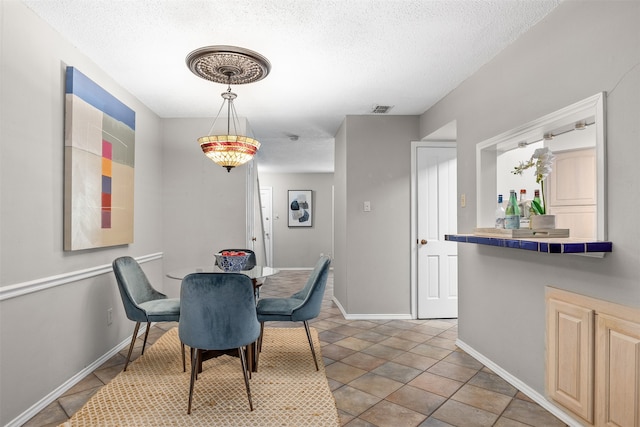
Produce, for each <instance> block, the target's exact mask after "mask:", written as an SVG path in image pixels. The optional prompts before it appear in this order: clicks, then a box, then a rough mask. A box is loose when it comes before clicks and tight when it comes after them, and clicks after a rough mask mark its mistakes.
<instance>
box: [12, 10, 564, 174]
mask: <svg viewBox="0 0 640 427" xmlns="http://www.w3.org/2000/svg"><path fill="white" fill-rule="evenodd" d="M561 1H562V0H440V1H435V0H322V1H321V0H23V2H24V3H25V4H26V5H27V6H28V7H30V8H31V9H33V10H34V11H35V13H36V14H38V15H39V16H40V17H42V18H43V19H44V20H45V21H47V22H48V23H49V24H50V25H51V26H52V27H53V28H55V29H56V30H57V31H58V32H60V33H61V34H62V35H64V36H65V37H66V38H67V39H68V40H69V41H70V42H71V43H72V44H73V45H75V46H76V47H77V48H78V49H79V50H80V51H81V52H83V53H84V54H86V55H87V56H88V57H89V58H91V59H92V60H93V61H94V62H96V63H97V64H98V65H99V66H100V67H101V68H102V69H103V70H104V71H105V72H106V73H108V74H109V75H110V76H112V77H113V79H115V80H116V81H117V82H118V83H119V84H121V85H122V86H123V87H124V88H125V89H127V90H128V91H129V92H131V93H132V94H133V95H134V96H136V97H137V98H138V99H139V100H140V101H141V102H143V103H144V104H145V105H147V106H148V107H149V108H150V109H152V110H153V111H154V112H156V113H157V114H158V115H159V116H161V117H211V118H212V122H213V117H214V116H215V115H216V113H217V112H218V108H219V107H220V104H221V102H222V99H221V98H220V93H222V92H223V91H224V90H226V87H225V86H224V85H221V84H217V83H211V82H208V81H206V80H203V79H201V78H199V77H196V76H195V75H194V74H192V73H191V71H190V70H189V69H188V68H187V66H186V65H185V57H186V56H187V54H188V53H189V52H191V51H192V50H194V49H197V48H199V47H203V46H209V45H232V46H240V47H244V48H247V49H251V50H254V51H256V52H258V53H260V54H262V55H264V56H266V57H267V58H268V59H269V61H270V62H271V65H272V69H271V73H270V74H269V75H268V76H267V77H266V78H265V79H264V80H262V81H259V82H257V83H253V84H250V85H239V86H234V87H233V88H232V89H233V91H234V92H236V93H237V94H238V99H237V100H236V102H235V105H236V109H237V111H238V114H239V115H241V116H245V117H247V118H248V120H249V122H250V124H251V126H252V128H253V133H254V136H255V137H256V138H257V139H259V140H260V141H261V142H262V147H261V148H260V151H259V154H258V162H259V168H260V171H263V172H305V171H306V172H331V171H333V137H334V135H335V133H336V131H337V129H338V127H339V126H340V124H341V123H342V121H343V120H344V117H345V116H346V115H363V114H371V110H372V108H373V106H375V105H391V106H393V109H391V111H390V112H389V113H388V114H392V115H419V114H422V113H423V112H424V111H425V110H427V109H428V108H429V107H431V106H432V105H433V104H435V103H436V102H437V101H438V100H440V99H441V98H443V97H444V96H445V95H446V94H447V93H449V92H450V91H451V90H453V89H454V88H455V87H456V86H458V85H459V84H460V83H461V82H462V81H464V80H465V79H466V78H468V77H469V76H470V75H472V74H473V73H474V72H475V71H476V70H477V69H478V68H480V67H481V66H482V65H483V64H485V63H486V62H487V61H489V60H490V59H491V58H492V57H493V56H495V55H496V54H497V53H498V52H500V51H501V50H502V49H504V48H505V47H506V46H507V45H509V44H510V43H512V42H513V41H514V40H515V39H517V38H518V37H519V36H520V35H521V34H523V33H524V32H526V31H527V29H528V28H529V27H531V26H532V25H534V24H535V23H536V22H538V21H539V20H540V19H542V18H543V17H544V16H545V15H546V14H548V13H549V12H550V11H551V10H553V8H555V7H556V6H557V5H558V4H559V3H560V2H561ZM70 65H73V64H70ZM207 130H208V129H203V134H205V133H206V132H207ZM291 135H297V136H299V138H298V140H297V141H292V140H291V138H290V136H291ZM194 144H196V142H195V141H194Z"/></svg>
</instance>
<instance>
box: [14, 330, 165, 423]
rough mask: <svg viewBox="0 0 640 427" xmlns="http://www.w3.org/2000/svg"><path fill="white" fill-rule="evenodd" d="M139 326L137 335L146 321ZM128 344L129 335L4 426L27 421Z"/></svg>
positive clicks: (129, 340) (140, 333)
mask: <svg viewBox="0 0 640 427" xmlns="http://www.w3.org/2000/svg"><path fill="white" fill-rule="evenodd" d="M141 326H142V327H141V328H140V331H138V336H141V335H142V334H143V333H144V332H145V331H146V330H147V325H146V323H142V324H141ZM152 327H153V324H152ZM129 344H131V337H129V338H126V339H125V340H124V341H122V342H121V343H119V344H117V345H116V346H115V347H113V348H112V349H111V350H109V352H107V353H105V354H104V355H103V356H102V357H100V358H99V359H98V360H96V361H95V362H93V363H92V364H90V365H89V366H87V367H86V368H84V369H83V370H81V371H80V372H78V373H77V374H75V375H74V376H72V377H71V378H69V379H68V380H67V381H65V382H64V383H62V384H61V385H60V386H59V387H58V388H56V389H55V390H53V391H52V392H51V393H49V394H48V395H46V396H45V397H43V398H42V399H40V400H39V401H38V402H36V403H35V404H34V405H33V406H31V407H30V408H29V409H27V410H26V411H24V412H23V413H22V414H20V415H18V416H17V417H16V418H14V419H13V420H11V421H10V422H9V423H8V424H6V425H5V426H4V427H20V426H21V425H23V424H24V423H26V422H27V421H29V420H30V419H31V418H33V417H35V416H36V415H37V414H38V413H39V412H40V411H42V410H43V409H44V408H46V407H47V406H49V405H50V404H51V403H52V402H55V401H56V400H57V399H58V398H59V397H60V396H62V395H63V394H65V393H66V392H67V390H70V389H71V387H73V386H74V385H76V384H78V383H79V382H80V381H82V380H83V379H84V378H85V377H86V376H87V375H89V374H91V373H92V372H93V371H95V370H96V369H98V368H99V367H100V366H102V365H103V364H104V363H105V362H106V361H108V360H109V359H111V358H112V357H113V356H115V355H116V354H118V353H119V352H120V350H122V349H123V348H126V347H128V346H129Z"/></svg>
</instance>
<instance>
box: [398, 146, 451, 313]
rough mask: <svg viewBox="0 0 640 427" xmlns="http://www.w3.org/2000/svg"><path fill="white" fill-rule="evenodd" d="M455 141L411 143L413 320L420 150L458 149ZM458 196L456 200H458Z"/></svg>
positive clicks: (415, 295)
mask: <svg viewBox="0 0 640 427" xmlns="http://www.w3.org/2000/svg"><path fill="white" fill-rule="evenodd" d="M457 146H458V145H457V143H456V142H454V141H411V237H410V239H409V244H410V262H409V265H410V268H411V272H410V278H411V291H410V295H411V304H410V306H411V318H412V319H417V318H418V171H417V164H416V163H417V160H418V148H422V147H428V148H456V147H457ZM457 197H458V196H457V194H456V198H457Z"/></svg>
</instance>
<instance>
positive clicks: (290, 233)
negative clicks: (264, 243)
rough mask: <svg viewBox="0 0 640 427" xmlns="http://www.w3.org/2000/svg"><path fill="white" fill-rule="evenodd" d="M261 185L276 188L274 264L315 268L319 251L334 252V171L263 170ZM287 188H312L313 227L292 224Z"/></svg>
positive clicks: (324, 252) (328, 253)
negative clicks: (288, 217)
mask: <svg viewBox="0 0 640 427" xmlns="http://www.w3.org/2000/svg"><path fill="white" fill-rule="evenodd" d="M260 186H261V187H263V188H264V187H272V188H273V223H272V227H273V232H272V239H273V267H276V268H313V266H314V265H315V264H316V261H318V258H319V257H320V254H321V253H322V254H325V255H333V254H332V252H333V250H332V240H333V239H332V237H333V224H332V221H333V200H332V198H333V197H332V192H333V174H332V173H296V174H294V173H287V174H285V173H283V174H273V173H270V174H266V173H261V174H260ZM288 190H312V191H313V193H312V197H313V218H312V226H311V227H291V228H290V227H289V226H288V220H287V214H288V203H289V202H288Z"/></svg>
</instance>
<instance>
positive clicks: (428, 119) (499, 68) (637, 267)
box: [420, 1, 640, 394]
mask: <svg viewBox="0 0 640 427" xmlns="http://www.w3.org/2000/svg"><path fill="white" fill-rule="evenodd" d="M638 28H640V3H639V2H629V1H608V2H594V1H589V2H564V3H562V4H561V5H560V6H559V7H558V8H557V9H555V10H554V11H553V12H552V13H551V14H550V15H549V16H548V17H547V18H545V19H544V20H543V21H541V22H540V23H539V24H538V25H536V26H535V27H534V28H533V29H531V30H530V31H529V32H527V33H526V34H524V35H523V36H522V37H521V38H520V39H518V40H517V41H516V42H515V43H513V44H512V45H511V46H509V47H508V48H507V49H505V50H504V51H503V52H501V53H500V54H499V55H497V56H496V57H495V58H494V59H493V60H492V61H491V62H489V63H488V64H487V65H485V66H484V67H482V69H480V70H479V71H478V72H477V73H475V74H474V75H473V76H472V77H471V78H469V79H468V80H467V81H465V82H464V83H463V84H461V85H460V86H459V87H458V88H457V89H455V90H454V91H452V92H451V93H450V94H449V95H448V96H447V97H445V98H444V99H443V100H441V101H440V102H439V103H438V104H437V105H436V106H434V107H433V108H431V109H430V110H428V111H427V112H426V113H425V114H424V115H423V116H422V117H421V121H420V134H421V135H427V134H429V133H430V132H431V131H433V130H436V129H438V128H439V127H440V126H441V125H443V124H445V123H447V122H449V121H451V120H454V119H455V120H457V124H458V171H459V172H458V191H459V192H460V193H466V194H467V207H466V208H464V209H462V208H458V218H459V220H458V229H459V231H460V232H471V231H472V230H473V228H474V227H475V212H476V203H477V201H476V200H475V197H474V194H475V188H476V175H475V145H476V144H477V143H478V142H481V141H483V140H484V139H486V138H489V137H492V136H495V135H498V134H500V133H502V132H504V131H507V130H509V129H511V128H514V127H516V126H518V125H521V124H524V123H527V122H529V121H531V120H534V119H536V118H538V117H541V116H543V115H545V114H548V113H551V112H553V111H555V110H558V109H560V108H562V107H565V106H567V105H569V104H572V103H574V102H576V101H579V100H581V99H584V98H586V97H588V96H591V95H594V94H596V93H598V92H601V91H606V92H607V93H608V97H607V100H606V122H607V135H606V137H607V155H608V165H607V166H608V177H607V179H608V185H607V187H606V188H607V196H608V206H607V208H608V213H609V221H608V237H609V240H611V241H613V253H611V254H608V255H606V257H605V258H604V259H594V258H587V257H579V256H567V255H564V256H562V255H545V254H536V253H530V252H528V251H519V250H508V249H500V248H492V247H486V246H477V245H471V244H459V245H458V246H459V257H460V258H459V265H460V269H459V294H460V303H459V337H460V339H461V340H462V341H463V342H465V343H466V344H468V345H470V346H471V347H472V348H473V349H475V350H476V351H478V352H479V353H480V354H482V355H484V356H486V357H487V358H488V359H490V360H491V361H493V362H495V363H496V364H497V365H499V366H500V367H502V368H503V369H505V370H506V371H507V372H509V373H510V374H512V375H514V376H515V377H516V378H519V379H520V380H522V381H523V382H524V383H525V384H527V385H528V386H530V387H532V388H533V389H535V390H536V391H537V392H539V393H541V394H544V356H545V341H544V340H545V321H544V313H545V307H544V286H545V285H553V286H556V287H559V288H563V289H568V290H571V291H574V292H577V293H580V294H584V295H589V296H592V297H596V298H601V299H604V300H608V301H613V302H617V303H622V304H626V305H630V306H634V307H640V244H638V242H639V241H640V231H639V230H640V227H638V225H637V224H636V221H635V219H634V214H633V213H634V212H637V211H638V210H640V199H639V198H638V194H640V188H639V187H640V185H639V184H640V178H639V175H638V172H637V170H638V168H637V165H636V163H637V161H638V159H639V158H640V136H639V135H640V132H639V131H640V120H638V118H639V117H640V31H639V30H638Z"/></svg>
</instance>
